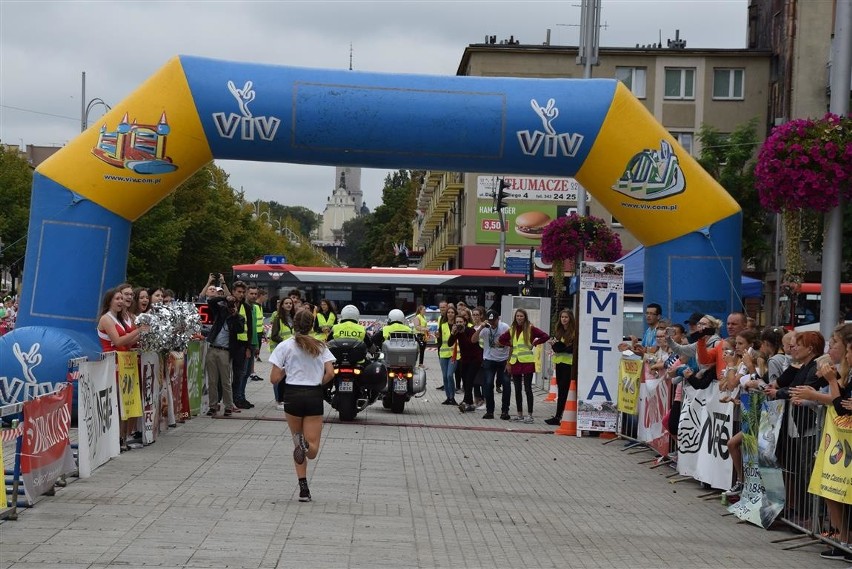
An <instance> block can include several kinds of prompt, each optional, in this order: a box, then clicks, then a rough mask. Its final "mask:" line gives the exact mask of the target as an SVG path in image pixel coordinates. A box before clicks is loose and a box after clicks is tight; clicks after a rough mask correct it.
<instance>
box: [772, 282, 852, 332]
mask: <svg viewBox="0 0 852 569" xmlns="http://www.w3.org/2000/svg"><path fill="white" fill-rule="evenodd" d="M821 293H822V285H821V284H820V283H801V284H800V285H798V286H797V287H796V291H795V292H794V293H793V294H789V295H782V296H781V311H780V317H781V318H780V320H779V321H780V322H781V323H782V324H783V325H784V326H785V327H787V328H790V329H793V328H797V327H799V326H804V325H807V324H816V323H817V322H819V314H820V312H819V311H820V302H821V300H822V295H821ZM840 312H841V313H840V314H838V315H837V318H836V319H835V320H836V321H840V320H841V319H842V320H852V283H841V285H840Z"/></svg>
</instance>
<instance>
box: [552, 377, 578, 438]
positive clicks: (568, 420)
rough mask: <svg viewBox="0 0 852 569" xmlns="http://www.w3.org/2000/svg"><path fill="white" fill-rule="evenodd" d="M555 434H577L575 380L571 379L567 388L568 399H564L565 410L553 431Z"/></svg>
mask: <svg viewBox="0 0 852 569" xmlns="http://www.w3.org/2000/svg"><path fill="white" fill-rule="evenodd" d="M554 433H555V434H557V435H568V436H572V437H576V436H577V380H575V379H572V380H571V387H569V388H568V399H567V401H565V411H564V412H563V413H562V422H561V423H559V428H558V429H556V431H554Z"/></svg>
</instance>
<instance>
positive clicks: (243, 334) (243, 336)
mask: <svg viewBox="0 0 852 569" xmlns="http://www.w3.org/2000/svg"><path fill="white" fill-rule="evenodd" d="M240 316H242V317H243V318H244V319H245V321H244V324H243V329H242V330H241V331H240V332H237V340H239V341H240V342H248V341H249V337H248V316H246V305H245V303H240Z"/></svg>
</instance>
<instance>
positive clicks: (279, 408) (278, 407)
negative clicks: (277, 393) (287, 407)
mask: <svg viewBox="0 0 852 569" xmlns="http://www.w3.org/2000/svg"><path fill="white" fill-rule="evenodd" d="M275 408H276V409H278V410H279V411H283V410H284V404H283V403H279V404H278V405H276V406H275Z"/></svg>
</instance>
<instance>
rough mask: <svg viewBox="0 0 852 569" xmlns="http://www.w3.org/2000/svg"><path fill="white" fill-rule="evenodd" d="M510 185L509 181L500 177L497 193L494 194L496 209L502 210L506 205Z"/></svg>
mask: <svg viewBox="0 0 852 569" xmlns="http://www.w3.org/2000/svg"><path fill="white" fill-rule="evenodd" d="M508 187H509V182H507V181H506V180H504V179H503V178H500V179H499V180H498V181H497V193H496V194H495V196H494V211H500V210H501V209H503V208H504V207H506V188H508Z"/></svg>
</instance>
